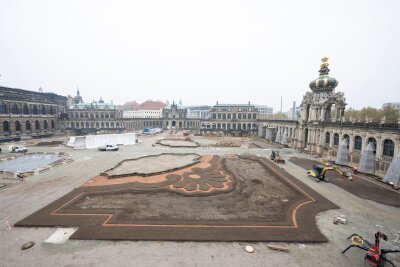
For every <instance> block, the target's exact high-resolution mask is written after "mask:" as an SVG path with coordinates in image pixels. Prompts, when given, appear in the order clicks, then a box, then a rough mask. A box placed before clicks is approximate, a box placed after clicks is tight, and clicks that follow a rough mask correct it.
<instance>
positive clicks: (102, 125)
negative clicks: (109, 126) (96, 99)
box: [101, 114, 104, 128]
mask: <svg viewBox="0 0 400 267" xmlns="http://www.w3.org/2000/svg"><path fill="white" fill-rule="evenodd" d="M102 115H103V114H102ZM101 128H104V122H102V123H101Z"/></svg>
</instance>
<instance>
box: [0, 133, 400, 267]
mask: <svg viewBox="0 0 400 267" xmlns="http://www.w3.org/2000/svg"><path fill="white" fill-rule="evenodd" d="M102 138H103V139H104V137H101V136H99V137H98V139H99V140H100V139H102ZM121 138H122V137H121ZM121 138H120V139H119V140H120V141H119V142H121V143H122V142H124V139H123V138H122V139H121ZM126 138H127V139H126V140H125V141H126V142H130V143H129V144H126V145H120V146H119V150H118V151H109V152H101V151H98V150H97V149H93V148H90V147H89V148H82V145H80V147H79V148H77V147H74V145H71V143H73V142H71V139H70V138H68V137H62V136H60V137H57V138H50V139H46V140H33V141H29V142H24V143H23V145H24V146H26V147H27V148H28V150H29V152H27V153H25V154H21V155H17V156H14V157H10V156H6V155H8V153H4V150H5V149H3V154H2V157H3V162H2V163H1V164H0V167H2V166H3V165H5V166H8V167H10V166H13V168H8V169H7V170H6V168H3V169H2V171H3V172H2V173H3V174H2V176H1V180H0V184H1V185H2V187H1V189H0V203H1V204H0V205H1V206H0V207H1V209H0V216H1V218H2V229H1V230H2V232H1V238H2V240H3V241H5V242H1V244H0V250H1V251H2V253H1V256H0V257H1V261H2V262H7V263H8V266H19V265H22V264H23V263H24V262H30V264H32V265H34V264H41V265H42V266H51V265H56V264H59V263H60V262H66V261H68V263H69V264H70V265H96V266H105V265H113V266H124V265H125V264H124V263H125V262H124V261H125V259H127V258H130V259H132V263H133V264H134V265H139V266H154V265H162V264H160V263H161V262H163V261H166V263H165V265H174V266H176V265H182V266H188V265H190V266H191V265H198V266H206V265H224V266H226V265H228V264H231V265H234V266H240V265H249V266H259V265H264V264H265V263H266V262H269V263H270V264H271V265H273V266H317V265H318V266H334V265H343V266H364V255H365V253H364V252H362V251H361V250H357V249H350V250H349V251H346V252H345V254H342V253H341V252H342V251H343V250H344V249H345V248H346V247H347V246H349V245H351V244H354V240H355V239H354V237H353V241H352V239H350V240H348V239H347V238H348V237H349V236H351V235H352V234H353V233H356V234H357V238H358V237H360V238H364V239H365V240H370V241H371V240H373V237H374V234H375V233H378V232H379V233H384V235H385V236H386V237H387V238H386V239H387V241H382V243H381V247H382V249H383V248H385V249H391V250H394V251H395V250H398V249H399V248H400V241H399V235H400V228H399V224H398V222H399V218H400V211H399V206H400V192H399V191H398V190H397V187H396V186H397V185H398V178H396V177H398V176H396V175H398V171H397V169H396V168H398V161H397V160H395V159H394V160H393V164H392V165H391V167H390V168H389V170H392V171H388V177H387V178H385V179H383V180H382V179H379V177H374V176H373V175H371V174H368V171H365V170H368V168H370V166H369V165H370V163H368V162H370V160H368V154H369V153H370V152H369V151H370V149H366V150H365V155H364V158H365V159H363V160H362V162H365V165H361V164H360V166H359V167H358V170H356V171H355V170H353V169H352V168H349V167H345V166H344V165H342V164H341V163H343V162H341V161H342V160H345V158H346V149H347V147H346V146H345V145H343V149H342V150H341V149H339V150H340V153H338V155H337V158H336V162H334V161H328V160H327V159H323V158H317V157H313V156H310V155H308V154H305V153H299V152H297V151H295V150H293V149H291V148H288V147H287V146H285V145H282V142H270V141H267V140H265V139H261V138H258V137H255V136H249V137H227V136H225V137H220V136H215V135H211V136H194V135H192V134H187V132H185V133H183V132H181V131H168V132H164V133H158V134H154V135H142V134H138V135H137V136H135V137H134V138H133V139H132V140H133V141H131V139H130V138H129V137H126ZM121 140H122V141H121ZM277 141H279V140H277ZM75 143H77V142H75ZM79 143H80V144H83V143H84V142H83V141H79ZM88 144H90V142H88ZM9 155H11V154H9ZM13 161H15V164H14V163H13V164H9V163H10V162H13ZM7 163H8V164H7ZM393 170H394V171H393ZM392 173H394V174H392ZM396 179H397V180H396ZM357 240H358V239H357ZM198 241H202V242H198ZM371 242H372V241H371ZM357 244H358V245H356V247H364V248H365V247H366V244H367V243H365V242H364V243H363V244H360V243H357ZM367 250H368V249H367ZM382 251H383V252H382V253H381V256H382V257H383V258H385V259H387V262H391V263H393V264H399V263H400V258H399V253H392V254H389V252H386V250H384V249H383V250H382ZM177 252H179V253H177ZM194 252H196V253H195V254H193V253H194ZM385 253H388V254H387V255H386V254H385ZM110 255H118V257H115V256H112V257H110ZM227 255H229V257H226V256H227ZM322 258H323V259H324V261H323V262H321V259H322ZM381 260H382V259H381Z"/></svg>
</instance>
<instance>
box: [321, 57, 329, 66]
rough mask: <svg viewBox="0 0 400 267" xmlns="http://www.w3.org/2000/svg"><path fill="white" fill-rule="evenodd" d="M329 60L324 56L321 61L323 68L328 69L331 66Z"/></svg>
mask: <svg viewBox="0 0 400 267" xmlns="http://www.w3.org/2000/svg"><path fill="white" fill-rule="evenodd" d="M328 60H329V57H327V56H324V57H323V58H322V59H321V61H322V63H321V68H327V67H328V66H329V63H328Z"/></svg>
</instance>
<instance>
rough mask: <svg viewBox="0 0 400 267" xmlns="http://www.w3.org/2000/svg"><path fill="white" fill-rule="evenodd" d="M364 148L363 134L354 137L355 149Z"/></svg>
mask: <svg viewBox="0 0 400 267" xmlns="http://www.w3.org/2000/svg"><path fill="white" fill-rule="evenodd" d="M361 148H362V138H361V136H358V135H357V136H356V137H354V150H358V151H361Z"/></svg>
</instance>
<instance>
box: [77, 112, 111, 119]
mask: <svg viewBox="0 0 400 267" xmlns="http://www.w3.org/2000/svg"><path fill="white" fill-rule="evenodd" d="M69 117H70V118H71V119H89V118H91V119H108V118H114V117H115V114H114V112H71V113H69Z"/></svg>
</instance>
